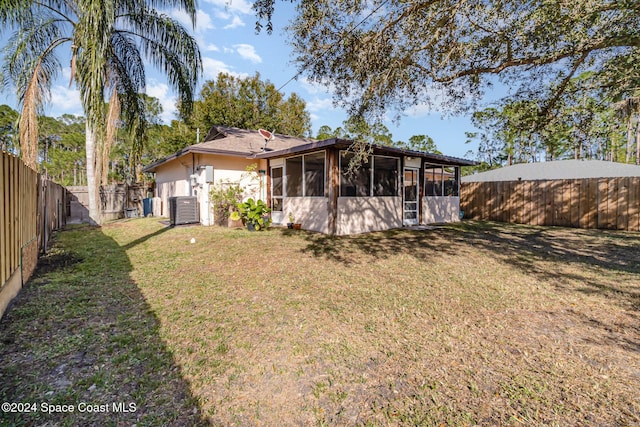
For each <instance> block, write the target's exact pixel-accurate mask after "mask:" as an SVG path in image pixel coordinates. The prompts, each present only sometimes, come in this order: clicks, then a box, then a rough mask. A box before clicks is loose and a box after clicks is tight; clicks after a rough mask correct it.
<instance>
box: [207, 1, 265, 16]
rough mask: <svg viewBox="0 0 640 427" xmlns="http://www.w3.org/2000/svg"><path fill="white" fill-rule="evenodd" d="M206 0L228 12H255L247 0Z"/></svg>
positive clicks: (246, 13)
mask: <svg viewBox="0 0 640 427" xmlns="http://www.w3.org/2000/svg"><path fill="white" fill-rule="evenodd" d="M205 2H206V3H211V4H213V5H216V6H219V7H222V8H224V10H225V11H227V12H232V13H233V12H235V13H241V14H244V15H250V14H253V10H252V9H251V3H249V2H247V1H246V0H205Z"/></svg>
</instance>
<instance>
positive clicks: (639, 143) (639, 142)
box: [636, 117, 640, 165]
mask: <svg viewBox="0 0 640 427" xmlns="http://www.w3.org/2000/svg"><path fill="white" fill-rule="evenodd" d="M636 165H640V117H638V123H637V124H636Z"/></svg>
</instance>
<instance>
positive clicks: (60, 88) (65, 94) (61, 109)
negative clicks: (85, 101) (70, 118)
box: [50, 70, 84, 117]
mask: <svg viewBox="0 0 640 427" xmlns="http://www.w3.org/2000/svg"><path fill="white" fill-rule="evenodd" d="M62 75H63V77H67V79H68V78H69V77H68V75H67V76H65V73H64V70H63V73H62ZM51 107H52V111H51V113H50V115H51V116H53V117H60V116H61V115H63V114H75V115H77V116H81V115H84V111H83V109H82V103H81V102H80V92H79V91H78V90H77V89H75V88H74V87H73V86H72V87H71V88H70V87H68V86H66V85H55V86H53V87H52V88H51Z"/></svg>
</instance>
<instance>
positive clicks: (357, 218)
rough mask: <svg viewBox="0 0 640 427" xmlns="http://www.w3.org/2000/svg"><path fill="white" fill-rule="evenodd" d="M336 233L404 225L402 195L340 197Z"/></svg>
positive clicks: (343, 233) (377, 229)
mask: <svg viewBox="0 0 640 427" xmlns="http://www.w3.org/2000/svg"><path fill="white" fill-rule="evenodd" d="M336 224H337V226H336V234H337V235H339V236H340V235H346V234H357V233H367V232H370V231H380V230H388V229H391V228H400V227H402V197H338V216H337V218H336Z"/></svg>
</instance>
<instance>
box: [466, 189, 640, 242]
mask: <svg viewBox="0 0 640 427" xmlns="http://www.w3.org/2000/svg"><path fill="white" fill-rule="evenodd" d="M460 205H461V209H462V210H464V211H465V217H467V218H470V219H480V220H492V221H502V222H521V223H523V224H530V225H559V226H571V227H580V228H605V229H619V230H629V231H640V177H629V178H593V179H576V180H564V181H550V180H541V181H512V182H499V181H495V182H472V183H462V188H461V199H460Z"/></svg>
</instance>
